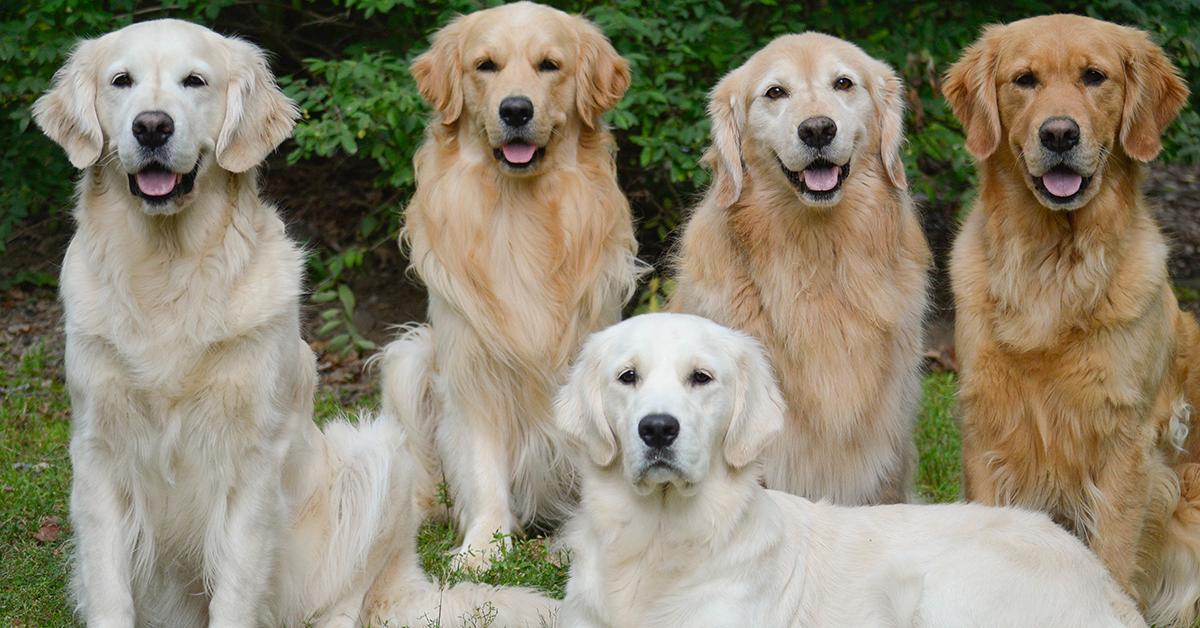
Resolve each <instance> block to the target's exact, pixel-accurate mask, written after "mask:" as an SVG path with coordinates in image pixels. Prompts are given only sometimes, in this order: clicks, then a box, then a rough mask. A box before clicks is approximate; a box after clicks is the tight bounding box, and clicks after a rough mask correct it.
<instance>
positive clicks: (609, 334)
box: [555, 314, 784, 495]
mask: <svg viewBox="0 0 1200 628" xmlns="http://www.w3.org/2000/svg"><path fill="white" fill-rule="evenodd" d="M555 414H556V420H557V423H558V426H559V427H560V428H561V429H562V430H563V431H564V432H565V433H566V434H568V435H569V436H570V437H571V438H572V439H574V440H575V441H576V442H578V443H579V444H580V446H581V447H582V448H583V449H584V451H586V452H587V455H588V457H589V458H590V459H591V461H592V463H593V464H595V465H596V466H597V467H599V468H600V469H602V470H605V471H611V472H614V473H617V472H619V473H621V474H623V476H624V478H625V480H626V481H627V482H628V483H629V484H630V485H631V486H632V488H633V490H634V491H635V492H636V493H638V494H640V495H648V494H650V493H653V492H655V491H658V490H662V489H665V488H667V487H673V488H674V489H675V490H678V491H680V492H681V493H682V494H684V495H691V494H693V493H694V492H695V491H696V490H697V489H698V487H699V485H700V484H701V483H702V482H703V481H704V480H705V479H706V478H707V477H709V476H710V475H711V474H712V473H713V471H712V470H713V467H714V466H716V467H717V468H721V469H734V470H740V469H743V468H746V467H747V466H749V465H750V464H751V463H752V462H754V461H755V460H756V459H757V457H758V454H759V453H760V452H761V450H762V449H763V448H764V447H765V446H766V444H767V442H768V441H769V440H770V439H771V437H772V436H774V435H775V434H776V433H777V432H779V430H781V429H782V428H783V420H784V419H783V400H782V397H781V395H780V393H779V390H778V387H777V385H776V383H775V378H774V375H773V373H772V371H771V366H770V363H769V362H768V360H767V357H766V354H765V352H764V351H763V349H762V347H761V346H760V345H759V344H758V342H756V341H755V340H754V339H753V338H751V337H749V336H747V335H745V334H742V333H740V332H736V331H733V330H731V329H727V328H725V327H722V326H720V325H717V324H716V323H713V322H712V321H709V320H707V319H704V318H700V317H698V316H691V315H686V314H644V315H642V316H637V317H634V318H631V319H629V320H627V321H625V322H623V323H619V324H617V325H614V326H612V327H610V328H608V329H606V330H604V331H601V332H598V333H596V334H593V335H592V336H591V337H590V338H589V339H588V340H587V341H586V342H585V343H584V346H583V349H582V351H581V352H580V355H579V357H578V359H577V360H576V363H575V364H574V365H573V367H572V369H571V373H570V377H569V378H568V383H567V385H566V386H565V387H564V388H563V389H562V390H561V391H560V393H559V395H558V398H557V400H556V404H555Z"/></svg>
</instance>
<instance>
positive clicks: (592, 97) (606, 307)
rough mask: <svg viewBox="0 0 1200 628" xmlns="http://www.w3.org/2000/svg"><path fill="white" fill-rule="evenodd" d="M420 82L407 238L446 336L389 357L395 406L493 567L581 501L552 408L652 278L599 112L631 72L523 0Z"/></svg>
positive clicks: (443, 55)
mask: <svg viewBox="0 0 1200 628" xmlns="http://www.w3.org/2000/svg"><path fill="white" fill-rule="evenodd" d="M412 73H413V76H414V77H415V78H416V82H417V87H418V88H419V89H420V91H421V95H422V96H424V97H425V99H426V100H428V101H429V102H430V103H431V104H432V105H433V106H434V107H435V109H436V113H435V115H434V117H433V118H432V119H431V120H430V122H429V126H428V129H427V133H426V139H425V142H424V143H423V144H422V145H421V148H420V149H419V150H418V151H417V155H416V157H415V158H414V161H415V167H416V180H417V189H416V193H415V195H414V196H413V199H412V202H411V203H410V204H409V205H408V208H407V209H406V214H405V225H404V236H403V238H404V240H405V241H406V242H407V244H408V245H409V246H410V247H411V251H410V258H411V260H412V270H413V271H414V272H415V273H416V275H417V276H419V277H420V278H421V280H422V281H424V282H425V285H426V286H427V287H428V288H429V323H430V325H429V326H427V327H419V328H417V329H415V330H412V331H411V332H410V333H409V334H407V335H406V336H405V337H404V338H403V339H401V340H398V341H396V342H394V343H392V344H391V345H389V347H388V348H387V350H386V352H385V353H384V354H382V355H383V361H382V363H383V367H382V380H383V400H384V407H385V408H388V411H389V412H391V413H393V414H395V415H396V416H397V418H398V419H399V420H400V421H401V422H402V423H403V424H404V425H405V427H406V428H407V429H408V433H409V435H410V437H411V441H410V444H411V446H412V448H413V454H414V457H416V458H417V459H418V460H419V461H421V463H422V465H421V468H423V469H424V470H425V471H426V472H425V474H424V477H425V481H423V482H422V486H421V488H420V489H419V493H420V499H421V502H422V504H423V505H424V506H425V507H426V508H429V507H430V506H431V505H432V503H433V494H434V485H435V482H436V480H440V479H441V478H442V477H443V476H442V474H443V473H444V474H445V476H444V477H445V480H446V484H447V486H448V488H449V495H450V497H451V498H452V499H453V502H454V511H455V519H456V523H457V524H458V530H459V533H460V534H461V535H462V545H461V547H460V549H459V553H458V560H459V561H460V562H462V563H464V564H469V565H474V566H482V565H484V564H486V563H487V562H488V560H489V559H490V556H491V555H492V553H493V552H494V551H495V550H496V547H495V546H493V538H494V536H495V535H496V533H502V534H510V533H513V532H517V531H519V530H520V529H521V527H522V526H526V525H529V524H531V523H535V522H536V523H540V524H548V525H556V524H557V523H559V522H560V521H561V520H562V519H564V518H565V517H566V515H567V514H568V513H569V512H570V509H571V507H572V506H573V505H574V504H575V500H576V497H575V490H576V481H575V472H574V468H573V467H574V465H573V462H572V461H571V460H570V459H569V458H567V457H566V456H564V455H563V453H562V450H561V447H560V446H559V443H558V433H557V431H556V430H555V429H554V422H553V418H552V414H551V408H550V406H551V401H552V399H553V396H554V392H555V391H556V390H557V389H558V387H559V386H560V385H561V384H562V382H563V380H564V377H565V374H566V369H567V365H568V363H569V361H570V359H571V357H572V356H574V354H575V352H576V351H577V350H578V348H579V343H580V342H581V341H582V339H583V338H584V337H585V336H586V335H587V334H589V333H591V332H593V331H596V330H598V329H602V328H604V327H605V326H607V325H610V324H612V323H615V322H617V321H618V320H620V315H621V307H622V305H623V304H624V303H625V302H626V301H627V300H628V299H629V297H630V296H631V294H632V291H633V287H634V284H635V280H636V278H637V275H638V272H639V268H638V264H637V261H636V258H635V257H634V252H635V249H636V241H635V240H634V237H633V224H632V221H631V218H630V212H629V203H628V202H627V201H626V200H625V196H624V195H623V194H622V193H621V189H620V187H618V185H617V176H616V166H615V163H614V159H613V139H612V135H611V134H610V133H609V132H608V130H607V129H606V128H605V126H604V123H603V121H602V120H601V118H600V116H601V114H602V113H604V112H605V111H607V110H608V109H610V108H612V107H613V106H614V105H615V104H616V103H617V101H618V100H620V98H621V96H622V95H623V94H624V93H625V89H626V88H627V87H628V86H629V66H628V64H627V63H626V62H625V60H624V59H622V58H621V57H620V56H619V55H618V54H617V52H616V50H614V49H613V47H612V45H611V44H609V42H608V40H607V39H606V38H605V37H604V34H603V33H601V32H600V30H599V29H597V28H596V27H595V26H594V25H593V24H591V23H590V22H588V21H587V20H585V19H583V18H582V17H579V16H572V15H567V14H566V13H563V12H562V11H558V10H556V9H551V8H549V7H545V6H541V5H537V4H532V3H529V2H519V3H516V4H509V5H505V6H502V7H497V8H494V9H488V10H486V11H478V12H476V13H472V14H470V15H466V16H463V17H460V18H458V19H456V20H454V21H453V22H452V23H450V24H449V25H448V26H446V27H445V28H443V29H442V30H440V31H438V33H437V35H435V36H434V39H433V45H432V46H431V47H430V49H429V50H428V51H426V52H425V53H424V54H422V55H421V56H419V57H417V59H416V61H414V62H413V65H412Z"/></svg>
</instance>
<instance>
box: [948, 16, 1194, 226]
mask: <svg viewBox="0 0 1200 628" xmlns="http://www.w3.org/2000/svg"><path fill="white" fill-rule="evenodd" d="M943 91H944V92H945V94H946V98H947V99H948V100H949V101H950V105H951V107H952V108H953V109H954V113H955V115H956V116H958V118H959V120H961V121H962V123H963V128H964V130H965V132H966V135H967V149H968V150H969V151H970V152H971V153H972V154H973V155H974V156H975V157H976V158H977V159H979V160H981V161H982V160H986V159H988V158H990V157H991V156H992V155H993V154H995V153H996V151H997V150H1001V144H1006V146H1005V147H1004V149H1006V150H1008V151H1010V154H1011V155H1012V157H1013V159H1014V160H1015V161H1016V163H1017V164H1018V165H1019V167H1020V168H1022V169H1024V173H1023V175H1024V176H1023V180H1024V183H1025V185H1026V186H1027V187H1028V188H1029V190H1030V192H1031V193H1032V194H1033V195H1034V196H1035V197H1036V198H1037V199H1038V201H1039V202H1040V203H1041V204H1042V205H1044V206H1046V207H1048V208H1050V209H1056V210H1057V209H1061V210H1071V209H1078V208H1080V207H1083V206H1084V205H1087V204H1088V202H1089V201H1091V200H1092V199H1093V198H1094V197H1095V196H1096V193H1097V191H1098V190H1099V189H1100V186H1101V183H1102V181H1103V178H1104V176H1105V173H1106V169H1107V168H1108V167H1110V165H1111V160H1110V159H1109V155H1111V154H1113V153H1114V152H1117V153H1119V154H1123V155H1125V156H1128V157H1129V158H1131V159H1133V160H1135V161H1140V162H1147V161H1151V160H1153V159H1154V157H1155V156H1157V155H1158V153H1159V151H1160V150H1161V149H1162V144H1161V142H1160V139H1159V138H1160V136H1161V135H1162V132H1163V130H1164V129H1165V128H1166V126H1167V125H1168V124H1170V123H1171V121H1172V120H1174V119H1175V116H1176V115H1177V114H1178V113H1179V110H1180V108H1182V107H1183V104H1184V103H1185V102H1186V100H1187V96H1188V90H1187V85H1186V84H1185V83H1184V82H1183V80H1182V79H1181V78H1180V77H1179V72H1178V70H1177V69H1176V68H1175V67H1174V66H1173V65H1172V64H1171V62H1170V61H1169V60H1168V59H1167V58H1166V56H1165V55H1164V54H1163V51H1162V49H1161V48H1159V47H1158V46H1156V45H1155V44H1154V43H1153V42H1151V41H1150V38H1149V37H1148V36H1147V35H1146V33H1144V32H1142V31H1139V30H1135V29H1132V28H1127V27H1124V26H1118V25H1116V24H1110V23H1108V22H1102V21H1100V20H1095V19H1092V18H1087V17H1081V16H1077V15H1049V16H1043V17H1036V18H1030V19H1026V20H1021V21H1018V22H1013V23H1012V24H1008V25H1006V26H990V27H988V28H987V29H985V30H984V32H983V36H982V37H981V38H980V39H979V41H977V42H975V43H974V44H973V45H971V47H969V48H968V49H967V51H966V52H965V53H964V54H963V56H962V58H961V59H960V60H959V61H958V62H957V63H955V64H954V65H953V66H952V67H951V68H950V70H949V71H948V72H947V73H946V79H945V81H944V83H943Z"/></svg>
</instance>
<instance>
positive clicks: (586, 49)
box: [574, 16, 630, 129]
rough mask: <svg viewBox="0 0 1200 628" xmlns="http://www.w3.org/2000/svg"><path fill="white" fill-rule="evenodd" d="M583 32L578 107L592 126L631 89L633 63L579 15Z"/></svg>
mask: <svg viewBox="0 0 1200 628" xmlns="http://www.w3.org/2000/svg"><path fill="white" fill-rule="evenodd" d="M574 19H575V20H576V22H577V26H576V31H577V32H578V33H579V54H578V56H577V57H576V58H577V59H578V62H579V65H578V66H576V68H575V107H576V108H577V109H578V110H579V117H581V118H583V123H584V124H585V125H587V127H588V128H589V129H594V128H596V126H597V125H598V124H599V122H600V115H601V114H603V113H604V112H605V111H608V110H609V109H612V108H613V107H615V106H617V103H618V102H620V100H621V97H622V96H624V95H625V90H627V89H629V80H630V75H629V62H628V61H626V60H625V59H624V58H623V57H622V56H621V55H619V54H617V50H616V49H615V48H613V46H612V43H610V42H609V41H608V38H607V37H605V36H604V33H602V32H601V31H600V29H599V28H598V27H597V26H596V25H595V24H593V23H591V21H589V20H587V19H586V18H584V17H581V16H575V18H574Z"/></svg>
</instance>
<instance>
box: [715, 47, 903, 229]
mask: <svg viewBox="0 0 1200 628" xmlns="http://www.w3.org/2000/svg"><path fill="white" fill-rule="evenodd" d="M709 114H710V116H711V117H712V126H713V130H712V134H713V143H712V148H711V149H710V151H709V155H708V157H707V159H708V161H709V163H710V165H711V166H712V169H713V177H714V181H713V185H714V190H715V193H716V199H717V202H718V204H720V205H721V206H722V207H728V206H730V205H732V204H733V203H734V202H736V201H737V199H738V198H739V197H740V196H741V192H742V180H743V177H744V176H745V173H744V172H743V164H744V165H745V168H747V169H749V170H751V171H752V174H753V175H754V176H753V178H754V181H755V182H756V183H757V182H763V185H766V186H772V187H773V188H774V189H776V190H779V192H780V193H781V194H794V195H795V196H796V197H798V198H799V200H800V202H801V203H803V204H804V205H806V206H809V207H832V206H835V205H837V204H838V203H839V202H840V201H841V199H842V190H843V185H844V184H846V182H847V181H849V180H851V179H853V178H854V177H856V176H883V174H884V173H886V176H887V177H888V179H889V180H890V181H891V183H892V184H893V185H894V186H896V187H897V188H900V189H905V188H906V187H907V179H906V178H905V175H904V163H903V162H902V161H901V159H900V144H901V141H902V140H903V129H902V125H903V122H902V121H903V114H904V101H903V90H902V86H901V82H900V78H899V77H898V76H896V73H895V72H893V71H892V69H891V68H889V67H888V66H887V65H886V64H884V63H883V62H881V61H878V60H876V59H873V58H871V57H870V56H868V55H867V54H866V53H864V52H863V51H862V50H860V49H859V48H858V47H857V46H854V45H853V44H850V43H848V42H845V41H842V40H840V39H837V38H835V37H830V36H828V35H821V34H819V33H805V34H803V35H785V36H783V37H780V38H778V39H776V40H775V41H773V42H771V43H770V44H769V45H768V46H767V47H765V48H763V49H762V50H760V51H759V52H758V53H756V54H755V55H754V56H753V57H751V58H750V59H749V60H748V61H746V63H745V64H743V65H742V66H741V67H739V68H738V69H736V70H734V71H733V72H731V73H729V74H728V75H726V76H725V78H723V79H722V80H721V82H720V83H719V84H717V87H716V88H715V89H714V90H713V92H712V96H711V101H710V104H709ZM877 169H882V170H883V171H885V172H884V173H877V172H875V171H876V170H877Z"/></svg>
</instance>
